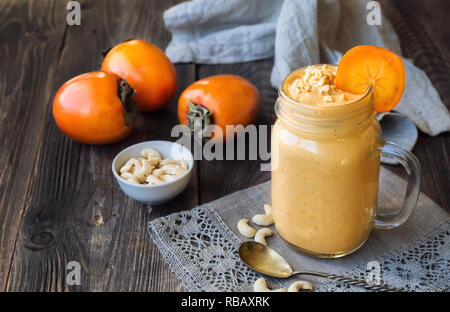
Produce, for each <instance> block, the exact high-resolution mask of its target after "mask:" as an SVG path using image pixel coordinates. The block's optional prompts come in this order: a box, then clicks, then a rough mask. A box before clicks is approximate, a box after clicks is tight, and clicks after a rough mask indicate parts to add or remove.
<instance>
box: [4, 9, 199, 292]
mask: <svg viewBox="0 0 450 312" xmlns="http://www.w3.org/2000/svg"><path fill="white" fill-rule="evenodd" d="M171 5H173V2H168V1H160V2H159V3H155V2H147V1H145V2H143V1H126V2H117V1H95V2H92V1H90V2H87V1H86V2H83V4H82V14H83V15H82V27H77V26H73V27H67V34H66V36H65V40H64V44H63V46H62V49H61V56H60V60H59V62H58V67H57V70H56V72H57V74H56V76H55V79H54V81H52V82H51V84H50V85H51V90H52V92H53V93H54V92H55V91H56V90H57V88H58V87H59V86H60V85H61V84H62V83H63V82H64V81H66V80H68V79H69V78H70V77H73V76H75V75H78V74H80V73H83V72H87V71H91V70H93V69H96V68H98V66H99V65H100V62H101V57H100V54H101V52H102V51H103V50H105V49H107V48H108V47H110V46H112V45H114V44H117V43H119V42H121V41H123V40H125V39H128V38H134V37H138V38H143V39H146V40H148V41H151V42H153V43H155V44H156V45H158V46H162V47H163V46H164V45H166V44H167V42H168V39H169V34H168V33H167V31H166V30H165V29H164V28H163V27H162V21H161V12H162V10H163V9H164V8H167V7H169V6H171ZM155 8H156V9H157V10H158V11H156V12H155ZM149 12H151V14H149ZM36 13H39V12H36ZM61 13H64V9H63V10H62V12H61ZM61 27H64V22H62V23H61ZM83 43H88V44H83ZM177 73H178V76H179V79H180V88H179V89H180V90H182V89H183V88H184V87H186V84H190V83H191V82H192V81H193V80H194V78H195V76H194V67H193V65H179V66H177ZM41 106H42V109H43V110H44V111H45V115H44V116H45V117H44V124H45V127H44V129H43V133H42V138H41V143H40V145H39V147H38V155H39V157H38V160H37V163H36V166H35V171H34V173H33V177H32V180H31V182H30V185H31V186H32V187H31V189H30V192H29V195H28V198H27V205H26V207H25V213H24V218H23V221H22V223H21V226H20V237H19V239H18V242H17V248H16V250H15V253H14V258H13V262H12V267H11V270H10V271H11V272H10V277H9V281H8V285H7V289H8V290H15V291H17V290H18V291H29V290H33V291H113V290H114V291H119V290H126V291H132V290H135V291H137V290H140V291H149V290H152V291H164V290H174V289H177V288H179V286H180V282H179V281H178V280H177V279H176V278H175V277H174V276H173V275H172V274H171V273H170V270H169V269H168V267H167V264H165V262H164V261H163V260H162V257H161V255H160V253H159V251H158V249H157V248H156V247H155V246H154V245H153V243H152V242H151V240H150V238H149V236H148V234H147V222H148V221H149V220H150V219H152V218H155V217H158V216H160V215H163V214H167V213H170V212H173V211H177V210H180V209H188V208H192V207H194V206H195V205H196V204H197V203H198V201H197V189H196V183H195V181H196V179H195V178H194V179H193V181H192V183H190V186H189V188H188V189H186V191H185V192H183V193H182V194H181V195H179V200H178V201H173V202H171V203H170V204H167V205H162V206H160V207H153V211H152V212H151V213H148V207H145V206H144V205H141V204H139V203H137V202H135V201H133V200H131V199H129V198H128V197H126V196H125V195H124V194H123V193H122V191H121V190H120V189H119V187H118V186H117V185H116V182H115V181H114V180H113V177H112V174H111V168H110V166H111V161H112V159H113V157H114V155H115V154H117V153H118V152H119V151H120V150H121V149H123V148H124V147H126V146H128V145H131V144H134V143H137V142H141V141H144V140H151V139H161V138H169V137H170V129H171V127H172V125H175V124H176V123H177V118H176V100H173V101H172V102H171V103H170V104H169V105H168V107H166V108H165V109H164V110H162V111H160V112H157V113H152V114H150V113H149V114H141V115H140V116H139V118H138V120H137V124H136V128H135V130H134V131H133V133H132V135H131V136H130V137H129V138H127V139H125V140H123V141H122V142H120V143H117V144H111V145H107V146H88V145H83V144H79V143H77V142H74V141H72V140H70V139H68V138H66V137H65V136H63V135H62V134H61V132H60V131H59V130H58V129H57V127H56V125H55V123H54V122H53V118H52V115H51V111H50V107H51V101H49V99H48V98H47V99H46V101H45V102H44V103H42V104H41ZM194 174H195V172H194ZM100 217H101V218H102V219H103V223H102V224H100V225H97V224H96V221H97V220H99V218H100ZM73 260H76V261H78V262H80V263H81V265H82V279H81V286H68V285H67V284H66V282H65V277H66V273H67V272H66V270H65V267H66V264H67V263H68V262H70V261H73Z"/></svg>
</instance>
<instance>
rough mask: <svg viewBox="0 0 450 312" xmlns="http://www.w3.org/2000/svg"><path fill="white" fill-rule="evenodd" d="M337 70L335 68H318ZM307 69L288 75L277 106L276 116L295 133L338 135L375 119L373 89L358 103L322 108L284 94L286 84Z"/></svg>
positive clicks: (359, 99)
mask: <svg viewBox="0 0 450 312" xmlns="http://www.w3.org/2000/svg"><path fill="white" fill-rule="evenodd" d="M317 65H318V66H321V65H328V66H337V65H332V64H317ZM306 67H307V66H303V67H300V68H297V69H295V70H293V71H292V72H291V73H289V75H287V76H286V77H285V78H284V79H283V82H282V85H281V86H280V88H279V89H278V96H279V100H277V101H276V103H275V114H276V115H277V117H278V118H279V119H280V120H281V121H283V122H284V123H286V124H288V125H290V126H291V127H293V128H295V129H299V130H302V131H307V132H317V131H324V132H326V131H330V130H331V131H337V130H341V129H349V128H353V127H356V126H362V125H363V124H365V123H366V122H367V121H369V120H371V118H372V117H374V116H375V115H376V114H375V111H374V109H373V87H372V86H369V88H368V90H367V91H366V92H365V93H364V94H362V95H361V97H359V98H358V99H356V100H354V101H352V102H349V103H346V104H343V105H335V106H318V105H311V104H305V103H302V102H299V101H297V100H295V99H292V98H291V97H289V96H288V95H287V93H286V92H285V90H284V86H285V82H286V80H287V79H288V78H290V77H291V75H292V74H293V73H294V72H296V71H299V70H302V69H304V68H306Z"/></svg>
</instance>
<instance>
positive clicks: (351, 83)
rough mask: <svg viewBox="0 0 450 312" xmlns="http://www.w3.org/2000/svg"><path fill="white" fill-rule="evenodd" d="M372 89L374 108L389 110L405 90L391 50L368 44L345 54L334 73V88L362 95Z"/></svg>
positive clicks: (401, 70)
mask: <svg viewBox="0 0 450 312" xmlns="http://www.w3.org/2000/svg"><path fill="white" fill-rule="evenodd" d="M370 86H372V88H373V99H374V109H375V111H377V112H380V113H382V112H388V111H390V110H392V109H393V108H394V107H395V106H396V105H397V103H398V102H399V101H400V98H401V97H402V94H403V90H404V89H405V66H404V64H403V61H402V59H401V57H400V56H398V55H397V54H395V53H394V52H392V51H389V50H387V49H384V48H379V47H375V46H369V45H361V46H356V47H354V48H352V49H350V50H348V51H347V53H345V55H344V56H343V57H342V59H341V61H340V62H339V65H338V68H337V73H336V87H337V88H338V89H341V90H344V91H347V92H351V93H355V94H363V93H365V92H367V90H368V89H369V87H370Z"/></svg>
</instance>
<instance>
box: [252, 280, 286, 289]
mask: <svg viewBox="0 0 450 312" xmlns="http://www.w3.org/2000/svg"><path fill="white" fill-rule="evenodd" d="M253 290H254V291H255V292H286V289H284V288H279V289H270V288H269V286H267V282H266V279H265V278H264V277H261V278H258V279H257V280H256V282H255V283H253Z"/></svg>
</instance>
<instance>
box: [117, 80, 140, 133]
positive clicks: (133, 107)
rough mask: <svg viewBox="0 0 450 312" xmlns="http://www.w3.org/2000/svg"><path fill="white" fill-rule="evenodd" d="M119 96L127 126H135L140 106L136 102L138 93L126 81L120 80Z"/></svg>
mask: <svg viewBox="0 0 450 312" xmlns="http://www.w3.org/2000/svg"><path fill="white" fill-rule="evenodd" d="M117 95H118V96H119V99H120V101H121V102H122V111H123V118H124V120H125V126H127V127H128V126H132V125H134V121H135V120H136V115H137V111H138V104H137V103H136V101H135V98H136V91H135V90H134V89H133V88H132V87H131V86H130V85H129V84H128V83H127V81H126V80H125V79H122V78H120V80H119V84H118V88H117Z"/></svg>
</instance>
